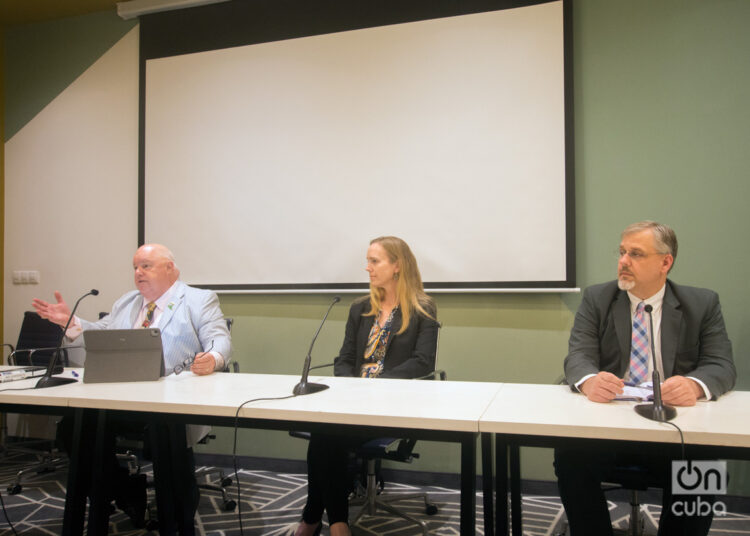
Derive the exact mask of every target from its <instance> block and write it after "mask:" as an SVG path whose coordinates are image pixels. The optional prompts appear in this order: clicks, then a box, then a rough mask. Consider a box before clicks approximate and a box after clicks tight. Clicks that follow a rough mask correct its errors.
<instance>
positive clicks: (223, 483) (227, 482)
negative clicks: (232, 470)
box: [221, 476, 232, 488]
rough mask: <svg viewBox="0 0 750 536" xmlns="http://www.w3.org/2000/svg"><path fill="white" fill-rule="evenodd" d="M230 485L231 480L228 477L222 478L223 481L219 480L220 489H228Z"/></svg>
mask: <svg viewBox="0 0 750 536" xmlns="http://www.w3.org/2000/svg"><path fill="white" fill-rule="evenodd" d="M231 485H232V479H231V478H229V477H228V476H227V477H224V478H223V479H222V480H221V487H222V488H228V487H229V486H231Z"/></svg>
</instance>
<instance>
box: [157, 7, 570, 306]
mask: <svg viewBox="0 0 750 536" xmlns="http://www.w3.org/2000/svg"><path fill="white" fill-rule="evenodd" d="M220 6H221V4H220V5H219V6H216V7H220ZM142 32H143V29H142ZM564 40H565V35H564V24H563V4H562V2H559V1H558V2H549V3H542V4H538V5H531V6H525V7H517V8H512V9H499V10H493V11H486V12H477V13H468V14H461V15H455V16H450V17H442V18H430V19H427V20H416V21H410V22H401V23H398V24H382V25H377V26H375V27H365V28H357V29H351V30H347V31H337V32H333V33H325V34H315V35H305V36H301V37H295V38H284V39H275V40H270V41H268V42H258V43H253V44H247V45H243V46H229V47H224V48H216V49H210V50H201V51H198V52H192V53H183V54H176V55H171V54H170V55H165V56H162V57H155V58H153V59H146V61H145V70H144V71H143V74H144V75H145V76H144V77H143V78H145V80H144V81H142V91H143V99H142V100H143V104H144V110H143V112H142V123H143V124H142V135H143V140H144V144H143V148H142V151H143V155H142V156H143V160H142V173H143V186H142V189H143V192H142V193H143V197H144V199H143V204H142V227H143V228H142V239H143V240H145V241H146V242H161V243H165V244H167V245H168V246H169V247H170V248H171V249H172V250H173V251H174V253H175V255H176V258H177V259H178V261H179V265H180V268H181V270H182V277H183V279H184V280H185V281H187V282H189V283H191V284H196V285H200V286H206V287H212V288H216V289H219V290H222V289H223V290H229V289H235V290H242V289H248V290H252V289H255V290H258V289H260V290H263V289H265V290H273V289H276V290H279V289H287V290H289V289H292V290H294V289H298V290H300V291H302V290H304V289H317V290H321V289H346V288H362V287H364V286H366V285H365V283H366V281H367V277H366V273H365V271H364V266H365V252H366V249H367V245H368V243H369V241H370V239H372V238H374V237H377V236H381V235H396V236H399V237H401V238H403V239H404V240H406V241H407V242H408V243H409V244H410V246H411V248H412V250H413V252H414V254H415V256H416V258H417V260H418V262H419V265H420V269H421V272H422V276H423V279H424V281H425V282H426V286H427V287H430V288H443V289H448V288H454V289H468V288H471V289H478V288H479V289H481V288H486V289H493V288H503V287H563V286H567V287H571V286H574V284H575V281H574V270H573V257H574V251H573V243H572V241H573V238H572V237H573V229H572V221H573V217H572V199H571V196H572V192H573V189H572V180H573V179H572V176H570V175H572V173H566V169H568V168H566V99H565V88H566V84H565V81H566V77H565V58H564ZM567 149H568V153H567V154H571V152H570V149H571V148H570V147H567Z"/></svg>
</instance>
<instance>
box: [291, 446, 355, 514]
mask: <svg viewBox="0 0 750 536" xmlns="http://www.w3.org/2000/svg"><path fill="white" fill-rule="evenodd" d="M366 441H367V439H366V438H361V437H348V436H338V435H327V434H312V435H311V437H310V444H309V445H308V447H307V503H306V504H305V509H304V511H303V513H302V519H303V520H304V522H305V523H310V524H313V525H314V524H315V523H318V522H319V521H320V520H321V519H322V518H323V512H324V511H326V512H328V523H329V524H331V525H333V524H334V523H339V522H344V523H348V522H349V492H350V491H351V487H352V482H353V479H352V477H351V472H350V470H349V459H350V453H351V451H352V450H354V449H356V448H357V447H358V446H360V445H362V444H363V443H365V442H366Z"/></svg>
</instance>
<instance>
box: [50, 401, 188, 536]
mask: <svg viewBox="0 0 750 536" xmlns="http://www.w3.org/2000/svg"><path fill="white" fill-rule="evenodd" d="M98 425H99V421H98V417H97V416H96V415H95V414H94V413H90V412H89V413H87V414H85V415H84V422H83V423H82V430H83V437H82V438H81V441H80V445H81V447H80V448H81V452H80V457H81V459H82V460H93V459H94V458H95V456H96V454H97V453H96V452H95V451H94V445H95V444H96V431H97V427H98ZM57 430H58V441H59V442H60V443H62V446H63V448H64V449H65V451H66V452H71V449H72V445H73V419H71V418H67V417H66V418H63V419H62V421H61V422H60V424H59V425H58V429H57ZM116 436H127V437H131V436H132V437H135V438H138V439H140V438H142V439H143V441H144V453H145V454H146V456H147V458H150V459H151V460H152V461H153V464H154V480H155V485H156V494H157V497H156V500H157V506H158V508H159V517H160V519H159V534H161V535H162V536H171V535H173V534H174V535H176V534H181V535H183V536H192V535H193V534H195V528H194V524H193V517H194V515H195V511H196V509H197V506H198V497H199V494H198V485H197V482H196V480H195V462H194V459H193V449H192V448H189V447H188V446H187V443H186V440H185V426H184V425H182V424H172V423H169V422H167V421H154V422H152V423H149V424H148V425H145V424H144V423H143V422H139V421H134V420H127V419H117V418H110V419H108V420H107V425H106V427H105V433H104V435H103V438H102V441H103V443H102V453H103V466H104V468H103V470H102V471H100V473H101V474H103V475H105V481H104V482H103V483H102V482H94V472H95V469H94V467H93V465H92V464H90V463H88V464H84V468H85V470H84V473H83V474H82V475H81V477H80V478H81V493H82V494H84V495H86V496H91V493H92V492H94V493H95V494H98V495H101V496H103V497H102V498H103V499H104V500H105V501H106V502H111V501H112V500H115V501H116V502H117V503H118V505H119V504H127V503H130V502H131V501H132V499H133V498H135V497H136V496H137V495H138V494H140V493H141V492H144V493H145V487H144V488H142V489H135V488H136V487H137V486H140V485H142V483H143V482H145V480H144V479H142V478H132V477H131V476H130V475H129V474H128V471H127V469H125V468H123V467H120V464H119V462H118V461H117V456H116V453H115V437H116ZM79 474H80V473H79ZM93 499H94V497H93V496H91V502H92V504H94V500H93Z"/></svg>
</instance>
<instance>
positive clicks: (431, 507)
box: [424, 504, 438, 516]
mask: <svg viewBox="0 0 750 536" xmlns="http://www.w3.org/2000/svg"><path fill="white" fill-rule="evenodd" d="M424 513H425V514H427V515H428V516H434V515H435V514H437V513H438V507H437V505H436V504H428V505H427V506H425V507H424Z"/></svg>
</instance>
